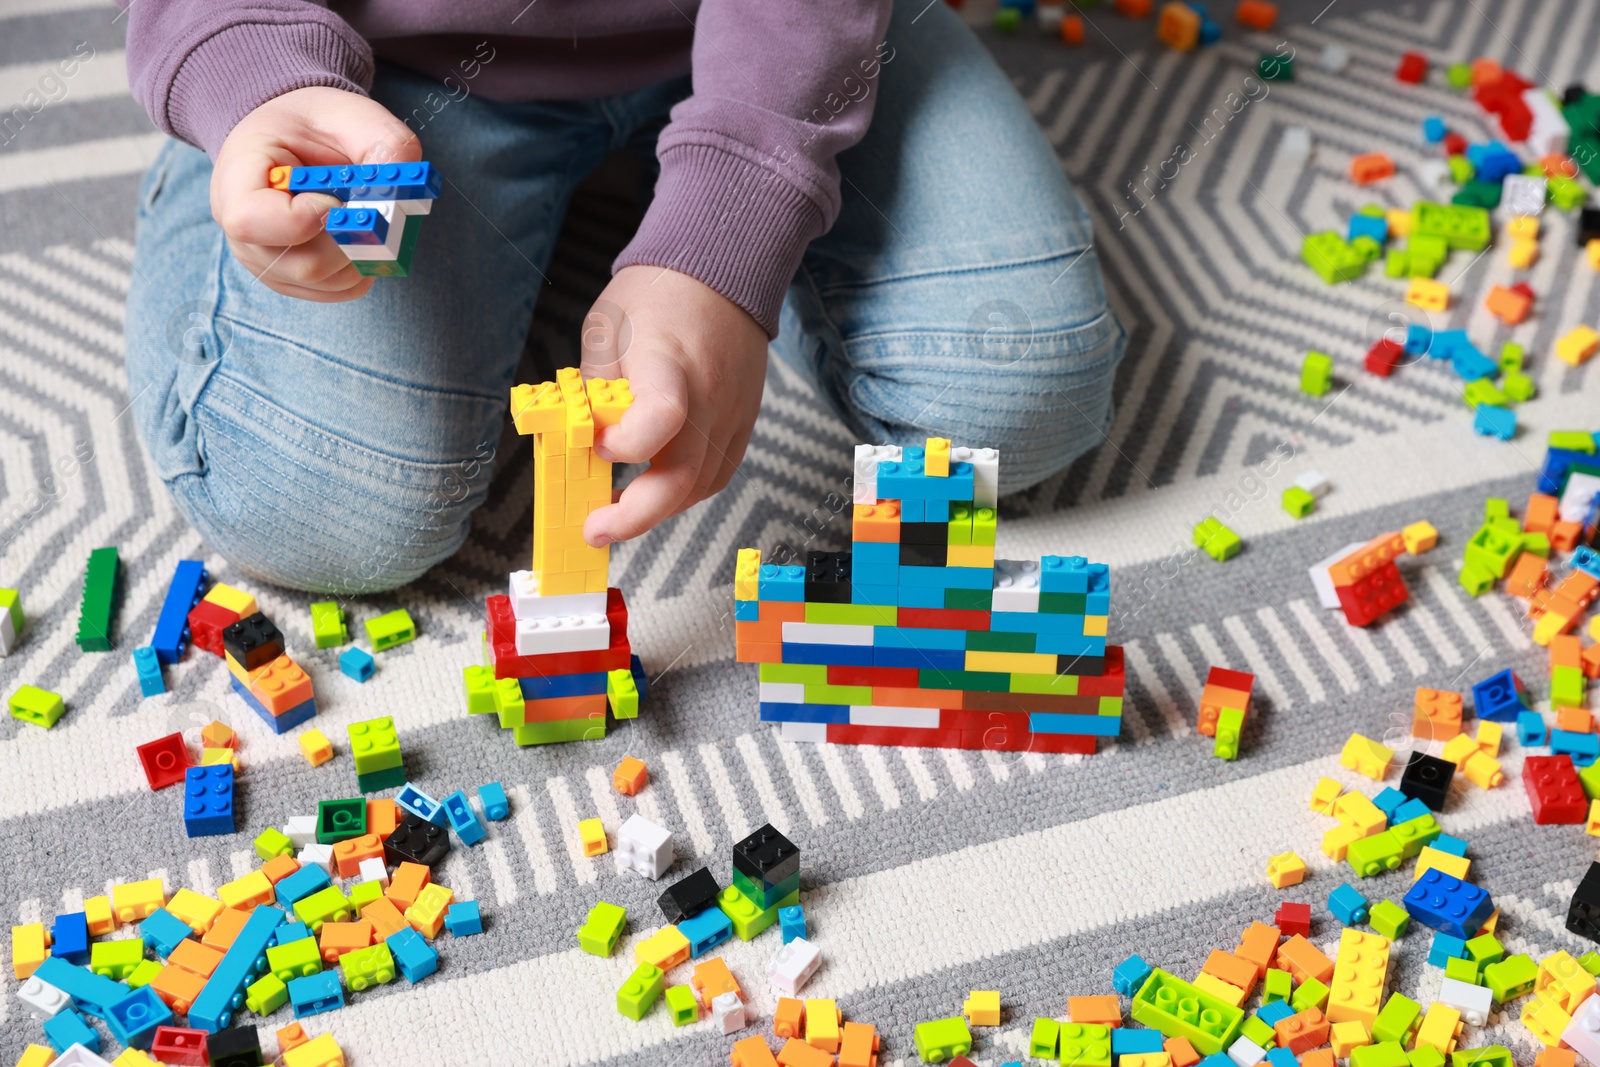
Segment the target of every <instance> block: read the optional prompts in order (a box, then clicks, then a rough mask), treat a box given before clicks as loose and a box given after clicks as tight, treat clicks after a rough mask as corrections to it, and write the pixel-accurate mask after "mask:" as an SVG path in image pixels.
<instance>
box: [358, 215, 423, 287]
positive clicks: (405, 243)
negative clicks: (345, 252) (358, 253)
mask: <svg viewBox="0 0 1600 1067" xmlns="http://www.w3.org/2000/svg"><path fill="white" fill-rule="evenodd" d="M395 221H397V222H398V221H399V220H398V219H396V220H395ZM421 221H422V220H420V219H417V218H414V217H411V216H407V217H406V221H405V227H406V228H405V230H404V231H403V232H402V233H401V234H400V248H399V250H398V251H397V252H396V253H395V257H394V258H393V259H357V260H353V261H352V263H353V265H354V266H355V268H356V273H357V274H361V275H364V276H366V277H368V278H405V277H408V276H409V275H410V274H411V256H412V254H413V253H415V252H416V250H417V234H419V233H420V232H421V231H422V226H421Z"/></svg>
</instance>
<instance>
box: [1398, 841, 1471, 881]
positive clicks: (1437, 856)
mask: <svg viewBox="0 0 1600 1067" xmlns="http://www.w3.org/2000/svg"><path fill="white" fill-rule="evenodd" d="M1471 868H1472V861H1471V860H1469V859H1467V857H1465V856H1457V855H1456V854H1455V853H1453V852H1441V851H1440V850H1438V849H1436V848H1432V847H1424V848H1423V850H1422V851H1421V852H1419V853H1417V869H1416V870H1415V871H1413V872H1412V873H1411V880H1412V881H1413V882H1415V881H1416V880H1417V879H1418V878H1421V877H1422V876H1423V875H1424V874H1425V873H1427V872H1428V871H1443V872H1444V873H1445V874H1448V875H1449V876H1450V877H1452V878H1460V879H1461V880H1462V881H1465V880H1466V877H1467V871H1469V870H1471Z"/></svg>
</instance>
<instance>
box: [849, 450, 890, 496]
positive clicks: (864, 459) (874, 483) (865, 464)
mask: <svg viewBox="0 0 1600 1067" xmlns="http://www.w3.org/2000/svg"><path fill="white" fill-rule="evenodd" d="M855 461H856V462H855V476H854V477H853V478H852V479H851V480H850V491H851V501H852V502H853V503H856V504H876V503H877V502H878V464H880V463H899V462H900V446H899V445H856V456H855Z"/></svg>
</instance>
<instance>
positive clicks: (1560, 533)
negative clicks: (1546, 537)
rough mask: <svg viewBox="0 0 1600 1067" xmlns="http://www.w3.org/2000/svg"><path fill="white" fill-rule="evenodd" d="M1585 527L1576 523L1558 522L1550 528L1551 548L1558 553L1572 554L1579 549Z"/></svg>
mask: <svg viewBox="0 0 1600 1067" xmlns="http://www.w3.org/2000/svg"><path fill="white" fill-rule="evenodd" d="M1582 536H1583V527H1582V526H1579V525H1578V524H1577V523H1575V522H1556V523H1553V524H1551V526H1550V547H1551V548H1553V549H1555V550H1557V551H1558V552H1571V551H1572V550H1573V549H1574V548H1577V547H1578V538H1580V537H1582Z"/></svg>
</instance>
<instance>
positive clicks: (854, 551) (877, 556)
mask: <svg viewBox="0 0 1600 1067" xmlns="http://www.w3.org/2000/svg"><path fill="white" fill-rule="evenodd" d="M898 566H900V543H899V542H898V541H856V542H854V543H852V544H851V546H850V573H851V574H852V575H855V574H862V573H864V572H865V571H866V569H867V568H868V567H873V568H877V567H890V568H893V567H898Z"/></svg>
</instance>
